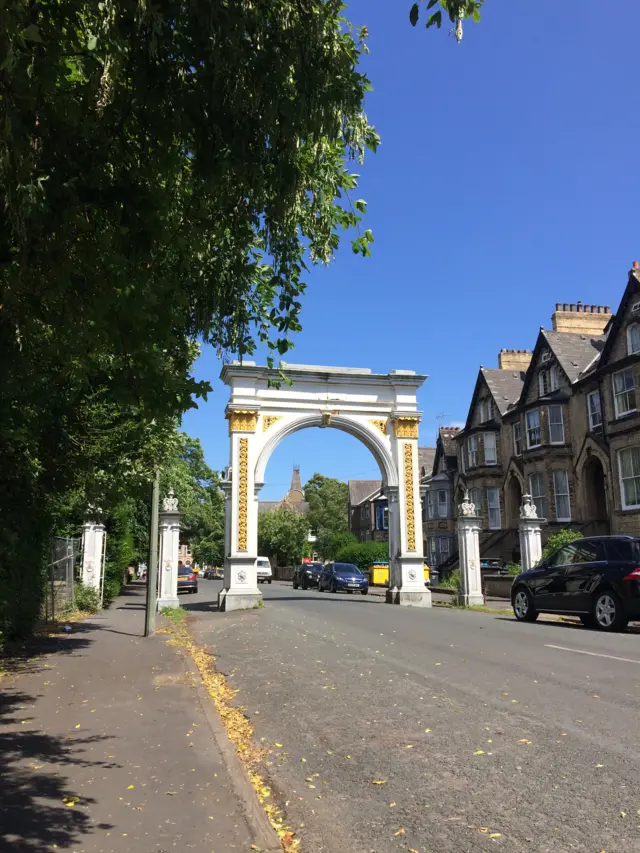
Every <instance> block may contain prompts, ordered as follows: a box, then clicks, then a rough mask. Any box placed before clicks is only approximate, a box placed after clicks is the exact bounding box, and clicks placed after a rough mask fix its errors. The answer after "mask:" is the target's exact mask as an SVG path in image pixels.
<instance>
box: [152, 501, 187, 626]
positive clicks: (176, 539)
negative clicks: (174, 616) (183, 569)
mask: <svg viewBox="0 0 640 853" xmlns="http://www.w3.org/2000/svg"><path fill="white" fill-rule="evenodd" d="M181 518H182V513H181V512H178V499H177V498H176V497H174V494H173V491H172V490H171V489H170V490H169V493H168V494H167V497H166V498H165V499H164V500H163V501H162V512H161V513H160V515H159V520H158V522H159V528H160V548H159V551H158V554H159V557H158V574H159V589H160V597H159V598H158V610H159V611H160V610H163V609H164V608H165V607H179V606H180V605H179V602H178V553H179V551H180V519H181Z"/></svg>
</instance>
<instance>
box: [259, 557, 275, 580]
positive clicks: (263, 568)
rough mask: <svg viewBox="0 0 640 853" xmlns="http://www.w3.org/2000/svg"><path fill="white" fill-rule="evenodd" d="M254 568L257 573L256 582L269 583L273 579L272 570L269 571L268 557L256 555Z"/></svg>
mask: <svg viewBox="0 0 640 853" xmlns="http://www.w3.org/2000/svg"><path fill="white" fill-rule="evenodd" d="M256 569H257V573H258V583H271V581H272V580H273V572H272V571H271V563H270V562H269V558H268V557H258V559H257V560H256Z"/></svg>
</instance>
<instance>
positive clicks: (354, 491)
mask: <svg viewBox="0 0 640 853" xmlns="http://www.w3.org/2000/svg"><path fill="white" fill-rule="evenodd" d="M381 488H382V480H349V504H350V505H351V506H358V505H359V504H361V503H364V502H365V501H366V500H367V498H369V499H370V498H372V497H373V496H374V495H375V494H376V493H377V492H379V491H380V489H381Z"/></svg>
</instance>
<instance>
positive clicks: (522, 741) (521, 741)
mask: <svg viewBox="0 0 640 853" xmlns="http://www.w3.org/2000/svg"><path fill="white" fill-rule="evenodd" d="M518 743H531V741H530V740H527V739H526V737H523V738H521V739H520V740H519V741H518Z"/></svg>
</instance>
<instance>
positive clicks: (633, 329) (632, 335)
mask: <svg viewBox="0 0 640 853" xmlns="http://www.w3.org/2000/svg"><path fill="white" fill-rule="evenodd" d="M627 352H628V353H629V355H633V353H636V352H640V323H632V324H631V325H630V326H629V327H628V328H627Z"/></svg>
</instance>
